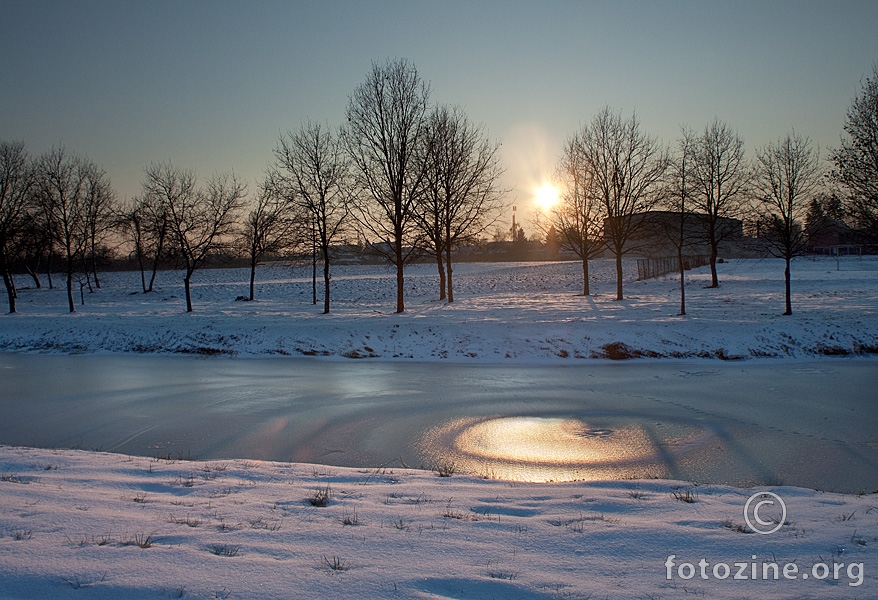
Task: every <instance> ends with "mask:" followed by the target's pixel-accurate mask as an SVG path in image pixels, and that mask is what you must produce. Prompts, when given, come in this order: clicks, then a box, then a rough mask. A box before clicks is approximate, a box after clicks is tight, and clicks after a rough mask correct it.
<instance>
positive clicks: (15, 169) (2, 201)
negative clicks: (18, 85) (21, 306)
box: [0, 141, 35, 313]
mask: <svg viewBox="0 0 878 600" xmlns="http://www.w3.org/2000/svg"><path fill="white" fill-rule="evenodd" d="M34 182H35V179H34V169H33V164H32V162H31V159H30V157H29V156H28V154H27V151H26V150H25V147H24V143H23V142H5V141H4V142H0V273H2V274H3V283H4V285H5V286H6V295H7V297H8V298H9V312H10V313H14V312H15V297H16V290H15V281H14V279H13V278H12V264H11V263H12V257H13V255H14V254H15V252H16V250H17V249H18V247H19V246H20V245H21V244H22V242H23V241H24V240H23V239H22V237H23V235H24V234H25V232H26V229H25V228H26V221H27V213H26V211H27V205H28V202H29V201H30V199H31V192H32V191H33V188H34Z"/></svg>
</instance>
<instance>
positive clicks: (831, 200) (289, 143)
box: [0, 59, 878, 314]
mask: <svg viewBox="0 0 878 600" xmlns="http://www.w3.org/2000/svg"><path fill="white" fill-rule="evenodd" d="M828 163H829V164H828V168H827V167H824V166H823V163H822V162H821V159H820V157H819V155H818V151H817V149H816V148H814V146H813V144H812V143H811V141H810V140H809V139H808V138H807V137H805V136H802V135H800V134H798V133H796V132H795V131H793V132H790V133H789V134H788V135H786V136H785V137H784V138H782V139H780V140H777V141H776V142H773V143H770V144H767V145H766V146H764V147H762V148H759V149H757V151H756V155H755V159H754V160H752V161H748V160H747V159H746V158H745V156H744V142H743V140H742V139H741V137H740V136H739V135H738V134H737V133H736V132H735V131H734V130H733V129H732V128H731V127H729V126H728V125H727V124H726V123H724V122H722V121H721V120H719V119H715V120H714V121H713V122H712V123H710V124H708V125H707V126H706V127H705V128H704V130H703V131H700V132H697V133H696V132H695V131H693V130H691V129H689V128H687V127H684V128H682V129H681V135H680V139H679V140H677V142H676V144H675V145H674V147H673V148H668V147H665V146H662V145H661V144H660V143H659V142H658V140H657V139H656V138H654V137H651V136H649V135H648V134H646V133H645V132H644V131H643V130H642V128H641V126H640V123H639V121H638V119H637V117H636V115H634V114H632V115H631V116H630V117H627V118H626V117H623V116H622V115H621V113H618V112H615V111H613V110H612V109H610V108H609V107H606V108H604V109H602V110H601V111H600V112H599V113H598V114H597V115H596V116H595V117H594V118H593V119H592V120H591V121H590V122H588V123H587V124H585V125H584V126H583V127H582V128H581V130H580V131H578V132H576V133H574V134H573V135H571V136H570V137H569V138H568V140H567V142H566V143H565V146H564V148H563V153H562V158H561V160H560V161H559V165H558V168H557V181H558V187H559V188H560V190H561V195H560V200H559V202H558V203H557V204H556V205H555V206H554V207H553V208H552V209H550V210H548V211H547V212H546V214H539V215H538V217H537V219H536V220H535V222H534V225H535V226H536V227H537V229H538V230H539V231H540V232H541V233H542V234H543V235H544V236H546V237H547V238H552V239H554V240H557V243H558V244H559V245H561V246H562V247H564V248H566V249H567V250H569V251H571V252H573V253H574V254H575V255H576V256H577V257H578V258H579V259H580V260H581V262H582V268H583V294H584V295H588V294H589V275H588V263H589V261H590V260H591V259H593V258H595V257H596V256H598V255H599V254H601V253H602V252H604V251H605V250H609V251H610V252H611V253H612V254H613V256H614V257H615V262H616V271H617V282H616V288H617V290H616V291H617V299H619V300H621V299H622V297H623V290H622V256H623V255H624V254H626V253H628V252H631V251H633V250H635V249H636V247H633V246H632V242H633V241H634V240H636V239H637V236H638V235H642V233H643V230H644V229H645V228H646V227H648V223H647V221H646V220H645V219H644V218H643V215H644V214H647V213H649V212H650V211H654V210H658V209H661V210H664V211H667V212H673V213H676V214H678V215H679V218H678V219H676V220H675V221H672V222H671V223H672V225H671V226H666V227H665V228H664V229H663V231H662V232H661V235H662V236H664V237H665V238H666V239H667V240H668V241H669V242H670V243H671V244H672V245H673V246H674V247H675V248H676V249H677V254H678V262H679V268H680V292H681V306H680V312H681V314H685V288H684V277H683V270H684V258H683V255H684V252H685V250H686V249H687V248H688V247H690V246H691V245H692V244H693V243H695V240H694V239H693V237H692V233H691V230H692V227H691V223H692V222H693V220H694V221H696V222H697V224H698V225H699V228H700V230H701V231H702V233H700V234H699V237H700V239H699V240H698V241H699V242H700V243H706V244H707V247H708V248H709V251H710V269H711V286H712V287H716V286H717V285H718V284H719V281H718V276H717V271H716V260H717V254H718V250H717V249H718V246H719V245H720V243H721V242H722V241H723V240H724V238H725V237H726V236H727V235H728V229H727V228H726V227H725V226H724V223H727V222H728V220H729V219H746V220H749V221H750V222H752V223H753V224H755V226H756V228H757V230H758V231H759V232H760V235H759V238H760V239H761V240H763V241H764V242H765V244H766V248H767V249H768V250H769V251H770V252H772V254H774V255H776V256H778V257H781V258H784V259H785V265H786V266H785V282H786V286H785V290H786V294H785V297H786V311H785V313H784V314H791V312H792V307H791V300H790V271H789V269H790V261H791V259H792V258H794V257H796V256H799V255H801V254H802V253H804V252H805V250H806V248H807V243H808V239H809V236H811V235H812V234H813V233H814V232H815V231H817V230H818V229H819V228H820V227H821V226H822V225H823V224H825V223H828V222H830V221H838V222H843V223H845V224H846V225H848V226H850V227H851V229H852V230H854V231H857V232H859V233H860V234H862V235H863V236H864V237H865V238H866V239H867V241H868V242H870V243H875V242H876V241H878V65H876V66H875V67H873V73H872V76H871V77H867V78H866V79H865V80H864V82H863V83H862V89H861V92H860V94H859V95H858V96H857V98H856V99H855V100H854V102H853V103H852V105H851V106H850V108H849V109H848V112H847V115H846V119H845V124H844V134H843V136H842V138H841V145H840V147H839V148H837V149H834V150H832V151H831V153H830V156H829V160H828ZM502 173H503V167H502V165H501V163H500V158H499V143H497V142H492V141H491V140H490V139H489V138H488V136H487V134H486V133H485V131H484V128H483V127H481V126H479V125H476V124H474V123H473V122H471V121H470V119H469V118H468V116H467V115H466V113H465V111H464V110H463V109H461V108H459V107H452V106H442V105H432V104H431V103H430V86H429V84H428V83H427V82H425V81H424V80H423V79H422V78H421V77H420V75H419V74H418V71H417V69H416V68H415V66H414V65H413V64H411V63H410V62H409V61H407V60H405V59H400V60H394V61H387V62H384V63H373V65H372V69H371V71H370V72H369V73H368V74H367V77H366V79H365V81H364V82H363V83H362V84H360V85H359V86H358V87H357V88H356V89H355V90H354V91H353V92H352V93H351V95H350V96H349V99H348V107H347V110H346V114H345V123H344V125H342V126H341V127H337V128H333V127H330V126H328V125H321V124H315V123H312V122H304V123H303V124H302V125H301V126H300V127H299V129H297V130H296V131H290V132H287V133H286V134H282V135H281V136H280V138H279V140H278V144H277V146H276V148H275V149H274V160H273V162H272V163H271V164H270V165H268V166H267V168H266V172H265V176H264V178H263V180H262V181H260V182H259V183H258V185H257V189H256V191H255V193H254V194H253V196H252V198H251V197H249V194H248V191H247V188H246V186H245V185H244V184H243V183H242V182H241V181H239V180H238V179H237V177H236V176H235V175H234V174H233V173H216V174H214V175H212V176H210V177H209V178H208V179H206V180H205V181H204V182H199V181H198V179H197V178H196V176H195V173H194V172H193V171H191V170H187V169H185V168H182V167H180V166H177V165H173V164H171V163H170V162H162V163H151V164H149V165H148V166H147V167H146V168H145V169H144V178H143V181H142V184H141V193H140V194H138V195H137V196H136V197H134V198H132V199H131V200H130V201H129V202H127V203H125V204H124V205H123V204H122V203H120V202H119V201H118V199H117V197H116V195H115V193H114V191H113V189H112V186H111V184H110V180H109V178H108V176H107V174H106V173H105V172H104V171H103V170H102V169H101V168H100V167H98V166H97V165H95V164H94V163H92V162H91V161H90V160H88V159H87V158H86V157H84V156H80V155H78V154H75V153H72V152H69V151H68V150H67V149H65V148H63V147H61V148H56V149H52V150H51V151H49V152H47V153H45V154H43V155H42V156H39V157H36V158H33V157H31V156H30V155H29V154H28V153H27V151H26V149H25V145H24V143H22V142H7V141H0V272H2V276H3V281H4V284H5V287H6V290H7V297H8V303H9V312H15V310H16V305H15V299H16V297H17V290H16V287H15V280H14V277H13V272H18V273H21V272H25V273H27V274H29V275H30V276H31V277H32V278H33V280H34V282H35V285H36V286H37V287H41V283H40V279H39V273H41V272H45V273H46V274H47V275H48V277H49V284H50V286H51V285H52V280H51V270H52V268H53V266H57V265H56V264H55V265H53V261H59V262H60V263H61V264H63V267H64V269H63V270H64V274H65V279H66V281H65V283H66V288H67V299H68V306H69V310H70V312H74V311H75V301H74V287H75V285H78V286H79V289H80V293H84V289H86V288H88V289H91V288H92V287H93V286H94V287H100V285H101V283H100V278H99V275H98V265H99V262H100V260H101V258H102V257H106V256H108V255H110V254H112V253H113V252H114V251H115V250H116V249H117V248H118V247H119V246H120V240H121V241H123V242H124V245H125V246H126V247H128V248H130V256H131V257H132V258H133V259H134V260H135V261H136V263H137V265H138V267H139V270H140V273H141V283H142V287H143V292H144V293H149V292H151V291H152V290H153V285H154V282H155V278H156V273H157V271H158V269H159V268H160V267H161V266H163V265H169V264H174V265H177V266H179V267H181V268H182V269H183V270H184V288H185V292H186V294H185V295H186V310H187V312H191V311H192V309H193V307H192V301H191V295H190V282H191V278H192V277H193V275H194V274H195V273H196V272H197V271H198V269H200V268H201V267H203V266H204V265H205V263H206V262H207V261H208V260H209V259H210V258H211V257H212V256H214V255H216V254H218V253H221V252H233V253H236V254H238V255H240V256H245V257H247V259H248V262H249V265H250V292H249V299H250V300H253V298H254V284H255V277H256V267H257V265H258V264H259V263H260V261H262V260H263V259H265V258H266V257H269V256H283V255H285V254H289V253H291V252H293V251H295V250H300V251H301V250H302V249H306V250H307V252H308V253H310V255H311V257H312V267H313V302H314V304H317V266H318V263H320V264H321V265H322V268H323V269H322V270H323V273H322V275H323V291H324V297H323V312H324V313H328V312H329V311H330V305H331V304H330V301H331V295H330V281H331V263H332V260H333V248H334V247H335V246H337V245H338V244H340V243H351V242H353V241H355V242H356V243H358V244H360V245H364V246H368V247H369V248H370V249H371V250H372V251H374V252H376V253H378V254H380V255H381V256H382V257H383V258H384V259H386V260H387V262H388V263H389V264H391V265H393V266H394V268H395V271H396V292H397V293H396V311H397V312H403V311H404V310H405V299H404V295H403V287H404V286H403V283H404V268H405V266H406V265H407V264H409V263H410V262H411V261H413V260H415V259H416V258H419V257H422V256H424V255H429V256H433V257H434V258H435V260H436V267H437V272H438V275H439V290H440V299H445V300H447V301H448V302H453V301H454V291H453V290H454V288H453V265H452V251H453V250H454V249H455V248H457V247H459V246H461V245H465V244H468V243H471V242H473V241H474V240H476V239H479V238H480V236H481V235H482V234H484V233H485V232H486V231H487V230H488V229H489V228H490V227H491V226H492V225H493V224H494V223H495V222H496V221H497V219H498V218H499V216H500V212H501V210H502V209H503V208H504V206H505V204H504V194H505V193H506V190H503V189H501V187H500V184H499V179H500V176H501V174H502ZM687 221H688V222H689V223H688V225H687ZM651 233H652V234H653V235H654V234H655V232H654V231H653V232H651ZM516 234H518V235H523V232H513V234H512V235H513V237H514V236H516Z"/></svg>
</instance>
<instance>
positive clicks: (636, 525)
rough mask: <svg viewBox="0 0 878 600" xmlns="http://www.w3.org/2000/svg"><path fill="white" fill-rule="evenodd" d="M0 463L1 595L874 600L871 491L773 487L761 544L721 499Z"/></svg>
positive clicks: (93, 458) (311, 472)
mask: <svg viewBox="0 0 878 600" xmlns="http://www.w3.org/2000/svg"><path fill="white" fill-rule="evenodd" d="M0 464H2V469H3V470H2V473H3V481H0V506H2V512H0V581H2V584H0V598H95V599H96V598H106V599H117V598H169V597H170V598H253V599H262V598H425V599H427V598H431V599H437V598H485V599H490V598H504V599H512V598H529V599H543V598H545V599H549V598H601V599H603V598H632V599H634V598H637V599H643V598H688V597H690V596H691V597H697V598H796V599H801V598H875V597H876V596H878V499H876V496H875V495H862V496H843V495H839V494H831V493H823V492H816V491H811V490H803V489H800V488H786V487H776V488H770V491H773V492H774V493H777V494H778V495H779V496H780V497H781V498H782V499H783V500H784V502H785V504H786V507H787V517H786V520H785V521H784V524H783V525H782V526H781V527H780V529H779V531H776V532H775V533H772V534H769V535H758V534H756V533H752V532H749V531H748V529H747V526H746V524H745V523H746V521H745V519H744V514H743V507H744V505H745V503H746V502H747V499H748V496H750V495H751V494H752V493H754V492H755V491H757V490H755V489H748V490H743V489H735V488H729V487H724V486H694V485H692V484H685V483H678V482H669V481H659V480H652V481H622V482H592V483H566V484H527V483H511V482H510V483H507V482H502V481H496V480H482V479H478V478H472V477H465V476H458V475H453V476H452V477H447V478H443V477H439V476H438V475H437V474H435V473H430V472H424V471H408V470H399V469H396V470H389V469H386V470H385V469H377V470H375V469H373V470H365V469H364V470H355V469H347V468H339V467H331V468H330V467H320V466H314V465H302V464H287V463H262V462H257V461H247V460H228V461H214V462H187V461H182V462H174V461H168V460H162V459H150V458H141V457H127V456H122V455H117V454H101V453H88V452H81V451H73V450H66V451H51V450H34V449H22V448H13V447H0ZM760 489H767V488H760ZM324 493H326V494H328V500H327V502H326V506H314V505H313V504H312V500H314V501H315V502H317V503H318V504H320V503H321V502H320V501H319V496H321V495H322V494H324ZM675 496H676V497H675ZM677 498H680V499H677ZM687 499H688V500H691V502H687V501H684V500H687ZM770 508H772V507H765V508H763V510H762V512H761V514H760V516H761V517H762V518H763V519H765V518H766V517H767V516H768V515H769V514H772V512H771V510H770ZM772 526H773V525H772ZM669 557H672V558H671V559H670V561H669ZM702 560H704V561H706V562H705V563H703V565H704V566H703V567H702V566H701V565H700V564H699V563H700V562H701V561H702ZM774 565H776V567H775V566H774ZM824 565H825V566H824ZM754 568H755V571H754V570H753V569H754ZM775 568H776V569H777V573H778V575H777V579H775V575H774V573H775ZM765 569H767V571H765ZM668 577H670V578H668ZM736 577H737V578H738V579H736ZM740 577H745V578H746V579H743V580H742V579H740Z"/></svg>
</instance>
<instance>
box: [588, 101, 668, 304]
mask: <svg viewBox="0 0 878 600" xmlns="http://www.w3.org/2000/svg"><path fill="white" fill-rule="evenodd" d="M575 139H576V146H577V152H578V154H579V158H578V160H580V161H581V162H582V164H583V166H584V168H585V169H586V170H587V171H588V173H589V174H590V175H591V178H592V179H591V185H592V186H593V189H594V192H595V194H596V195H597V198H598V200H599V202H600V203H601V206H602V209H603V214H604V217H605V220H604V237H605V239H606V242H607V245H608V246H609V248H610V250H611V251H612V252H613V254H614V256H615V258H616V299H617V300H622V298H623V296H622V256H623V255H624V254H626V253H628V252H630V251H632V250H634V249H635V248H634V247H633V245H631V244H630V243H629V242H631V241H632V240H633V239H634V238H635V234H636V233H637V232H638V231H639V230H641V229H642V228H643V227H644V226H645V225H646V224H647V222H648V220H647V219H644V218H643V214H642V213H644V212H647V211H649V210H651V209H652V208H653V207H654V206H655V205H656V204H657V203H658V201H659V199H660V193H659V192H660V187H661V186H660V184H661V182H662V178H663V177H664V173H665V170H666V169H667V168H668V154H667V151H666V150H665V149H664V148H662V147H661V146H660V145H659V143H658V141H657V140H656V139H655V138H653V137H650V136H648V135H646V134H645V133H643V131H641V129H640V123H639V121H638V120H637V116H636V115H634V114H632V115H631V117H630V118H628V119H624V120H623V119H622V116H621V115H620V114H619V113H614V112H612V111H611V110H610V108H609V107H606V108H604V109H603V110H601V111H600V112H599V113H598V114H597V115H596V116H595V117H594V118H593V119H592V121H591V123H589V124H587V125H585V126H584V127H583V128H582V131H580V133H579V135H578V136H577V137H576V138H575Z"/></svg>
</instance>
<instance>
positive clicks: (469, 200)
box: [415, 106, 503, 302]
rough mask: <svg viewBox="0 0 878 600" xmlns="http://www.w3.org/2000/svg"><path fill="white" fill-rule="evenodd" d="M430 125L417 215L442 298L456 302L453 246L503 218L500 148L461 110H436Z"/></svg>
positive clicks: (440, 297) (430, 118)
mask: <svg viewBox="0 0 878 600" xmlns="http://www.w3.org/2000/svg"><path fill="white" fill-rule="evenodd" d="M428 127H429V132H430V133H429V135H428V140H429V145H428V150H427V170H426V173H425V177H424V188H425V194H424V198H423V200H422V201H421V202H420V203H419V204H418V206H417V208H416V210H415V215H416V218H417V221H418V224H419V226H420V228H421V231H422V233H423V238H424V241H425V243H424V244H423V245H424V246H426V247H427V249H428V250H429V251H430V252H431V253H432V254H434V256H435V257H436V265H437V268H438V271H439V299H440V300H444V299H446V298H447V299H448V302H454V284H453V267H452V260H451V252H452V250H453V249H454V248H455V247H457V245H458V244H460V243H461V242H462V241H463V240H465V239H474V238H476V237H477V236H478V235H479V234H481V233H482V232H484V231H485V230H486V229H487V228H488V227H490V226H491V225H492V224H493V223H494V221H495V220H496V218H497V217H498V216H499V210H500V208H501V196H502V194H503V190H501V189H500V187H499V184H498V180H499V178H500V175H501V174H502V172H503V170H502V168H501V166H500V159H499V148H500V146H499V144H496V143H492V142H491V141H489V140H488V139H487V137H486V136H485V134H484V131H483V129H482V128H481V127H477V126H475V125H473V124H471V123H470V122H469V120H468V119H467V117H466V114H465V113H464V112H463V110H461V109H459V108H448V107H445V106H442V107H438V108H436V109H435V110H434V111H433V112H432V113H431V115H430V116H429V119H428ZM446 290H447V293H446Z"/></svg>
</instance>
